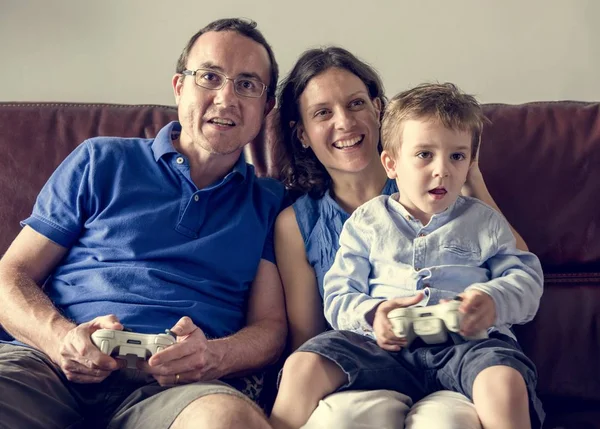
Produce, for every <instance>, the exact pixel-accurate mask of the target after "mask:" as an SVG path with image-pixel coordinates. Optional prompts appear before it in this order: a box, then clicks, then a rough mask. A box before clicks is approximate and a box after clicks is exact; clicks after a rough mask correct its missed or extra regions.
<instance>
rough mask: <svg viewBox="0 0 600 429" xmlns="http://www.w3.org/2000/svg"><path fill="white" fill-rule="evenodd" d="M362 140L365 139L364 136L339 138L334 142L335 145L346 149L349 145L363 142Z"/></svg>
mask: <svg viewBox="0 0 600 429" xmlns="http://www.w3.org/2000/svg"><path fill="white" fill-rule="evenodd" d="M362 140H363V136H360V137H354V138H353V139H348V140H338V141H336V142H335V143H334V144H333V146H334V147H336V148H338V149H344V148H347V147H352V146H354V145H356V144H358V143H360V142H362Z"/></svg>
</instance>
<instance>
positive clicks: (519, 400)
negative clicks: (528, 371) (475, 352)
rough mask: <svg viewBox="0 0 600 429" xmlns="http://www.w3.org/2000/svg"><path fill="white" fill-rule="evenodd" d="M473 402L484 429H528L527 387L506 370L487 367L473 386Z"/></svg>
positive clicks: (521, 379)
mask: <svg viewBox="0 0 600 429" xmlns="http://www.w3.org/2000/svg"><path fill="white" fill-rule="evenodd" d="M473 402H474V403H475V409H476V410H477V414H478V415H479V419H480V420H481V423H482V425H483V427H484V428H486V429H488V428H490V429H491V428H494V429H513V428H519V429H521V428H522V429H530V428H531V422H530V420H529V403H528V395H527V387H526V386H525V381H524V379H523V377H522V376H521V374H520V373H519V372H518V371H517V370H516V369H513V368H511V367H509V366H504V365H498V366H490V367H488V368H486V369H484V370H483V371H481V372H480V373H479V374H478V375H477V377H476V378H475V382H474V383H473Z"/></svg>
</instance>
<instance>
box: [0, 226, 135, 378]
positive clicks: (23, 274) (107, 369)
mask: <svg viewBox="0 0 600 429" xmlns="http://www.w3.org/2000/svg"><path fill="white" fill-rule="evenodd" d="M66 252H67V249H66V248H64V247H62V246H59V245H58V244H55V243H54V242H52V241H50V240H48V239H47V238H46V237H44V236H43V235H41V234H39V233H38V232H36V231H35V230H34V229H32V228H30V227H29V226H25V228H23V230H22V231H21V232H20V233H19V235H18V236H17V238H16V239H15V240H14V241H13V243H12V244H11V246H10V247H9V249H8V250H7V252H6V254H5V255H4V257H3V258H2V259H1V260H0V294H1V295H2V298H3V304H2V305H1V306H0V323H1V324H2V327H3V328H4V329H6V331H8V332H9V333H10V334H11V335H12V336H13V337H14V338H16V339H17V340H19V341H21V342H23V343H26V344H29V345H31V346H33V347H35V348H37V349H39V350H41V351H43V352H44V353H46V354H47V355H48V356H49V357H50V359H52V360H53V361H54V362H55V363H56V364H57V365H59V366H60V368H61V370H62V371H63V373H64V374H65V376H66V377H67V379H69V380H71V381H74V382H78V383H99V382H101V381H102V380H104V379H105V378H106V377H108V375H110V373H111V372H112V371H114V370H115V369H118V368H119V363H118V362H117V361H115V360H114V359H113V358H111V357H110V356H107V355H105V354H104V353H102V352H101V351H100V350H98V348H97V347H96V346H94V345H93V344H92V342H91V340H90V335H91V334H92V332H94V331H96V330H97V329H101V328H106V329H123V326H122V325H121V324H120V323H119V321H118V320H117V319H116V317H115V316H112V315H109V316H103V317H98V318H96V319H94V320H91V321H89V322H86V323H82V324H81V325H79V326H77V325H76V324H75V323H73V322H71V321H69V320H67V319H66V318H64V317H63V316H62V315H61V314H60V312H59V311H58V310H57V309H56V307H54V305H53V304H52V302H51V301H50V299H48V297H47V296H46V294H45V293H44V292H43V291H42V289H41V287H40V285H41V284H42V283H43V282H44V280H45V279H46V278H47V277H48V275H49V274H50V273H51V272H52V270H53V269H54V268H55V267H56V265H57V264H58V263H59V262H60V260H61V259H62V258H63V257H64V255H65V253H66Z"/></svg>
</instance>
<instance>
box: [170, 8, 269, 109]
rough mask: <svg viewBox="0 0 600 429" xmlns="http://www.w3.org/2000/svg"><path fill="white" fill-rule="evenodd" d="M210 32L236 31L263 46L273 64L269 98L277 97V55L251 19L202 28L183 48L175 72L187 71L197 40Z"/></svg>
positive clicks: (233, 19)
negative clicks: (189, 58)
mask: <svg viewBox="0 0 600 429" xmlns="http://www.w3.org/2000/svg"><path fill="white" fill-rule="evenodd" d="M210 31H234V32H236V33H238V34H241V35H242V36H246V37H248V38H250V39H252V40H254V41H255V42H257V43H259V44H261V45H262V46H263V47H264V48H265V49H266V50H267V54H268V55H269V61H270V63H271V77H270V80H269V83H268V88H267V98H273V97H275V90H276V88H277V80H278V79H279V66H278V65H277V61H275V55H274V54H273V49H271V45H269V43H267V40H266V39H265V36H263V35H262V33H261V32H260V31H259V30H258V29H257V28H256V22H254V21H252V20H249V19H241V18H225V19H218V20H216V21H213V22H211V23H210V24H208V25H207V26H206V27H204V28H202V29H201V30H200V31H198V32H197V33H196V34H194V35H193V36H192V37H191V38H190V40H189V41H188V43H187V45H186V46H185V48H183V52H181V55H180V56H179V59H178V60H177V68H176V70H175V72H176V73H182V72H183V71H184V70H185V69H186V67H187V61H188V57H189V55H190V51H191V50H192V47H193V46H194V43H196V40H198V38H199V37H200V36H202V35H203V34H204V33H208V32H210Z"/></svg>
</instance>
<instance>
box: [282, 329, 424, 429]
mask: <svg viewBox="0 0 600 429" xmlns="http://www.w3.org/2000/svg"><path fill="white" fill-rule="evenodd" d="M298 350H299V352H312V353H314V354H317V355H320V356H322V357H323V358H326V359H328V360H330V361H331V362H334V363H335V364H336V365H337V366H338V367H339V368H341V370H342V371H343V373H344V374H345V380H346V382H345V384H343V385H342V386H341V387H340V388H339V390H340V391H344V392H343V393H344V394H345V393H348V395H340V396H339V398H340V400H337V399H338V395H339V394H338V393H336V394H334V395H331V396H330V397H328V398H325V399H324V400H323V401H322V402H321V403H320V405H319V408H318V409H317V410H316V414H315V416H311V417H310V420H309V421H308V422H307V428H313V427H314V428H316V427H319V428H320V427H339V428H353V427H358V421H365V420H366V421H367V422H368V421H369V419H368V417H366V416H360V411H359V410H360V409H363V410H364V407H361V406H357V407H355V408H353V409H352V410H350V411H348V408H347V407H346V408H345V409H344V407H345V405H344V403H345V401H349V402H350V403H351V404H352V403H353V404H359V403H360V402H361V401H360V399H359V398H360V397H361V396H362V392H361V393H359V394H358V395H354V394H355V393H356V392H355V391H357V390H363V391H371V390H378V391H379V392H382V391H385V390H391V391H394V392H402V393H403V394H404V395H401V394H399V395H398V396H399V397H401V399H397V398H396V399H390V398H389V396H390V395H387V396H386V397H385V398H382V399H380V398H379V397H378V396H377V395H378V394H377V393H373V394H371V392H366V393H365V395H366V396H367V397H368V398H369V399H368V400H369V401H370V402H374V403H376V404H377V406H376V408H377V409H382V411H383V413H382V414H384V415H390V414H391V413H394V412H395V411H398V413H397V416H398V418H397V419H392V421H393V422H396V420H398V421H399V422H400V423H399V427H402V426H403V421H404V416H405V415H406V411H407V403H408V406H410V402H412V401H413V400H418V399H420V398H422V397H423V396H425V393H426V385H427V382H426V378H427V376H426V373H425V371H423V370H422V368H421V367H420V363H419V362H420V359H419V357H418V356H416V355H415V354H414V353H412V352H410V351H409V350H406V349H403V350H402V351H400V352H397V353H391V352H388V351H386V350H383V349H382V348H381V347H379V346H378V345H377V343H376V342H375V340H373V339H372V338H369V337H366V336H364V335H359V334H356V333H353V332H348V331H327V332H325V333H323V334H321V335H319V336H317V337H315V338H313V339H311V340H309V341H308V342H306V343H305V344H303V345H302V346H301V347H300V348H299V349H298ZM297 353H298V352H297ZM292 376H293V375H292ZM347 391H351V392H347ZM405 395H406V396H405ZM342 396H343V398H342ZM353 401H354V402H353ZM336 406H340V407H341V410H337V411H336V409H335V407H336ZM344 411H346V412H347V414H348V417H346V416H344V417H342V418H339V416H340V413H344ZM356 415H358V416H359V417H358V418H357V419H356V422H354V423H356V424H353V422H352V421H350V420H349V419H350V416H356ZM321 420H322V421H321ZM379 421H381V422H384V421H385V419H384V420H381V419H379ZM330 423H331V424H330ZM319 424H320V425H319ZM383 426H386V425H385V424H382V426H378V427H383ZM360 427H364V428H368V427H373V426H370V425H369V424H368V423H367V424H365V425H364V426H360ZM388 427H395V425H393V424H392V425H390V426H388Z"/></svg>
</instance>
